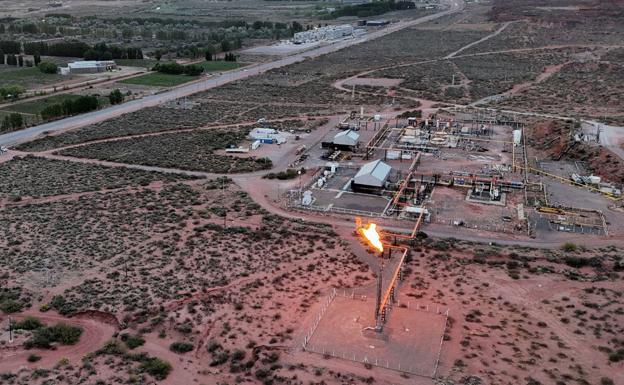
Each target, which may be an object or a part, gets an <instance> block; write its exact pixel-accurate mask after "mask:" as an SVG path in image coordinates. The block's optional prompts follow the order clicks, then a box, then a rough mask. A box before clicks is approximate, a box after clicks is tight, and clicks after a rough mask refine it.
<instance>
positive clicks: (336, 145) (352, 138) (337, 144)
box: [321, 130, 360, 151]
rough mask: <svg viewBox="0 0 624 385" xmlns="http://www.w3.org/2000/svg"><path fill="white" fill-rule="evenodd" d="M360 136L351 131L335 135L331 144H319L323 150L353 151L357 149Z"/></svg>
mask: <svg viewBox="0 0 624 385" xmlns="http://www.w3.org/2000/svg"><path fill="white" fill-rule="evenodd" d="M359 139H360V134H358V133H357V132H355V131H353V130H346V131H341V132H339V133H337V134H336V135H335V136H334V139H333V140H332V141H331V142H323V143H321V145H322V147H324V148H332V149H334V150H343V151H353V150H355V149H356V148H357V147H358V142H359Z"/></svg>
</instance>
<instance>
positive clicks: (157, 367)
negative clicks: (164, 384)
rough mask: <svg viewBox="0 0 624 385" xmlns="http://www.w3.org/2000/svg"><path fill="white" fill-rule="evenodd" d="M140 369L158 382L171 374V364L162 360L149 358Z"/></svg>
mask: <svg viewBox="0 0 624 385" xmlns="http://www.w3.org/2000/svg"><path fill="white" fill-rule="evenodd" d="M140 368H141V370H143V371H145V372H146V373H148V374H149V375H151V376H152V377H154V378H155V379H157V380H164V379H165V378H167V376H168V375H169V373H170V372H171V364H170V363H168V362H167V361H164V360H161V359H160V358H149V359H147V360H146V361H145V362H143V363H142V364H141V366H140Z"/></svg>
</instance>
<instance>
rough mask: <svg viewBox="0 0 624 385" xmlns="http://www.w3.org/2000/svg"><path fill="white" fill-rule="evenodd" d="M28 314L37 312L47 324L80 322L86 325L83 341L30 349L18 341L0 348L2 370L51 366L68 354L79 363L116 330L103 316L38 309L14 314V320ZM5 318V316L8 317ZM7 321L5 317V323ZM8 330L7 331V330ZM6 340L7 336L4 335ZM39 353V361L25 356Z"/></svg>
mask: <svg viewBox="0 0 624 385" xmlns="http://www.w3.org/2000/svg"><path fill="white" fill-rule="evenodd" d="M25 316H35V317H37V318H39V320H41V321H42V322H44V323H45V324H48V325H49V324H55V323H57V322H64V323H67V324H69V325H72V326H79V327H81V328H82V329H83V332H82V335H81V337H80V341H78V343H77V344H76V345H68V346H62V345H61V346H57V348H56V350H44V349H31V350H25V349H23V348H21V347H19V346H17V344H16V343H14V345H8V346H5V347H1V348H0V370H1V371H3V372H5V371H6V372H9V371H10V372H16V371H18V370H19V369H20V368H22V367H27V368H31V369H34V368H48V369H49V368H52V367H53V366H54V365H56V364H57V363H58V361H59V360H60V359H61V358H67V359H68V360H69V363H70V364H74V365H76V364H79V363H80V361H81V360H82V358H83V357H84V356H85V354H87V353H90V352H93V351H95V350H97V349H98V348H99V347H101V346H102V345H103V344H104V343H105V342H106V341H107V340H109V339H110V338H111V337H112V336H113V333H115V331H116V330H117V328H116V327H115V325H113V324H112V323H111V322H105V321H104V320H102V319H98V318H100V317H97V318H95V317H92V316H87V315H84V316H80V315H78V316H75V317H72V318H67V317H63V316H60V315H55V314H49V313H41V312H38V311H34V310H31V311H27V312H23V313H19V314H14V315H13V316H12V318H13V319H14V320H19V319H22V318H23V317H25ZM5 318H6V317H5ZM6 322H7V321H6V320H4V319H3V320H2V323H3V324H5V323H6ZM5 334H6V332H5ZM3 340H4V338H3ZM33 353H36V354H38V355H39V356H41V360H39V361H38V362H36V363H29V362H28V361H27V360H26V359H27V358H28V356H29V355H30V354H33Z"/></svg>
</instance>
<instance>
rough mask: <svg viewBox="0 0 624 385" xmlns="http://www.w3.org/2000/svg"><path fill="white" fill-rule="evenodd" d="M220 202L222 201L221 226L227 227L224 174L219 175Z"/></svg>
mask: <svg viewBox="0 0 624 385" xmlns="http://www.w3.org/2000/svg"><path fill="white" fill-rule="evenodd" d="M221 202H223V228H227V209H226V208H225V176H223V177H221Z"/></svg>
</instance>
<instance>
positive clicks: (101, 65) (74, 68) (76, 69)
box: [61, 60, 117, 75]
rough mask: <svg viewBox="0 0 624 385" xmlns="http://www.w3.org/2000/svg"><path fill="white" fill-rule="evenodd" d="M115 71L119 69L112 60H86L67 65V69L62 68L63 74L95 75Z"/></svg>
mask: <svg viewBox="0 0 624 385" xmlns="http://www.w3.org/2000/svg"><path fill="white" fill-rule="evenodd" d="M114 69H117V63H115V62H114V61H112V60H105V61H97V60H85V61H75V62H71V63H69V64H67V67H61V74H62V75H69V74H95V73H99V72H106V71H112V70H114Z"/></svg>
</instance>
